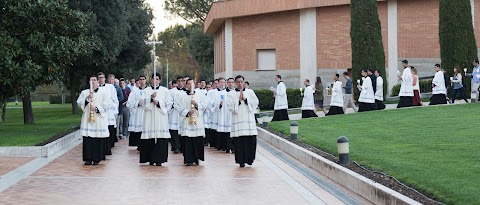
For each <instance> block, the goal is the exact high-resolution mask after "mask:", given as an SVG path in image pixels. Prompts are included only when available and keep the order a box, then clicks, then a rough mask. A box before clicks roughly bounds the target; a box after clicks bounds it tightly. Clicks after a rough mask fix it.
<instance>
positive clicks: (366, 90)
mask: <svg viewBox="0 0 480 205" xmlns="http://www.w3.org/2000/svg"><path fill="white" fill-rule="evenodd" d="M358 102H363V103H375V94H374V93H373V86H372V79H371V78H370V77H368V76H367V77H365V80H363V84H362V88H361V89H360V97H359V98H358Z"/></svg>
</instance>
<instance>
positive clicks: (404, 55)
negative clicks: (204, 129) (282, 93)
mask: <svg viewBox="0 0 480 205" xmlns="http://www.w3.org/2000/svg"><path fill="white" fill-rule="evenodd" d="M478 1H480V0H471V5H472V17H473V24H474V28H477V27H478V26H479V25H478V24H479V23H480V19H479V18H480V17H479V15H475V12H476V11H480V8H479V6H480V2H478ZM349 3H350V1H349V0H225V1H218V2H215V3H213V4H212V6H211V9H210V12H209V13H208V16H207V19H206V21H205V28H204V29H205V32H206V33H209V34H212V35H214V39H215V40H214V41H215V61H214V62H215V63H214V64H215V66H214V73H215V77H216V78H218V77H232V76H234V75H238V74H241V75H243V76H245V78H246V80H248V81H249V82H250V83H251V86H253V87H255V88H260V87H263V88H265V87H270V86H273V85H275V82H274V77H275V75H277V74H279V75H282V77H283V80H284V81H285V83H286V85H287V87H302V86H303V80H304V79H309V80H310V82H314V80H315V77H316V76H320V77H321V78H322V80H323V81H324V83H325V82H331V81H332V80H331V79H332V76H333V74H334V73H339V74H341V73H343V72H344V71H347V70H348V69H349V68H350V67H351V46H350V5H349ZM378 14H379V18H380V22H381V26H382V37H383V47H384V50H385V58H386V59H385V60H386V61H385V62H386V65H385V68H386V72H387V73H385V74H383V75H382V76H383V77H384V79H385V78H387V79H388V82H389V85H388V88H389V89H388V92H390V90H391V88H392V87H393V86H394V85H395V84H397V83H398V81H397V69H402V67H401V61H402V60H404V59H406V60H408V61H409V62H410V65H413V66H415V67H416V68H418V69H419V75H420V76H431V75H433V74H434V70H433V65H434V64H435V63H440V44H439V35H438V28H439V24H438V21H439V0H379V1H378ZM479 32H480V31H478V30H475V36H477V45H480V42H479V38H478V36H480V33H479Z"/></svg>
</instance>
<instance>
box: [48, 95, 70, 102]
mask: <svg viewBox="0 0 480 205" xmlns="http://www.w3.org/2000/svg"><path fill="white" fill-rule="evenodd" d="M49 101H50V104H62V96H61V95H50V96H49ZM65 103H72V100H71V99H70V95H65Z"/></svg>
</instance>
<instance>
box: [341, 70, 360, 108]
mask: <svg viewBox="0 0 480 205" xmlns="http://www.w3.org/2000/svg"><path fill="white" fill-rule="evenodd" d="M343 77H344V78H345V81H346V82H345V87H343V88H344V89H345V93H344V94H343V112H344V113H345V111H346V110H347V108H348V105H350V106H352V109H353V111H355V112H358V109H357V106H355V102H354V101H353V97H352V91H353V83H352V78H350V76H349V75H348V72H344V73H343Z"/></svg>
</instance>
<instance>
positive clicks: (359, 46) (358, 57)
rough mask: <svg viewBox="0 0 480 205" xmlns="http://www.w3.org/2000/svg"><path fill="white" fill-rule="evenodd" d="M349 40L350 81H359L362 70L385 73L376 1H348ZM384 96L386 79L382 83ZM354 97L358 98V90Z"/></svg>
mask: <svg viewBox="0 0 480 205" xmlns="http://www.w3.org/2000/svg"><path fill="white" fill-rule="evenodd" d="M350 16H351V27H350V38H351V44H352V79H353V80H354V81H355V80H356V79H360V78H361V76H360V73H361V70H363V69H377V70H379V71H381V72H382V73H385V52H384V50H383V42H382V28H381V25H380V20H379V18H378V8H377V1H376V0H352V1H350ZM383 82H384V83H383V91H384V94H385V92H386V91H387V79H386V78H384V81H383ZM354 90H355V96H356V97H357V98H358V89H354Z"/></svg>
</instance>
